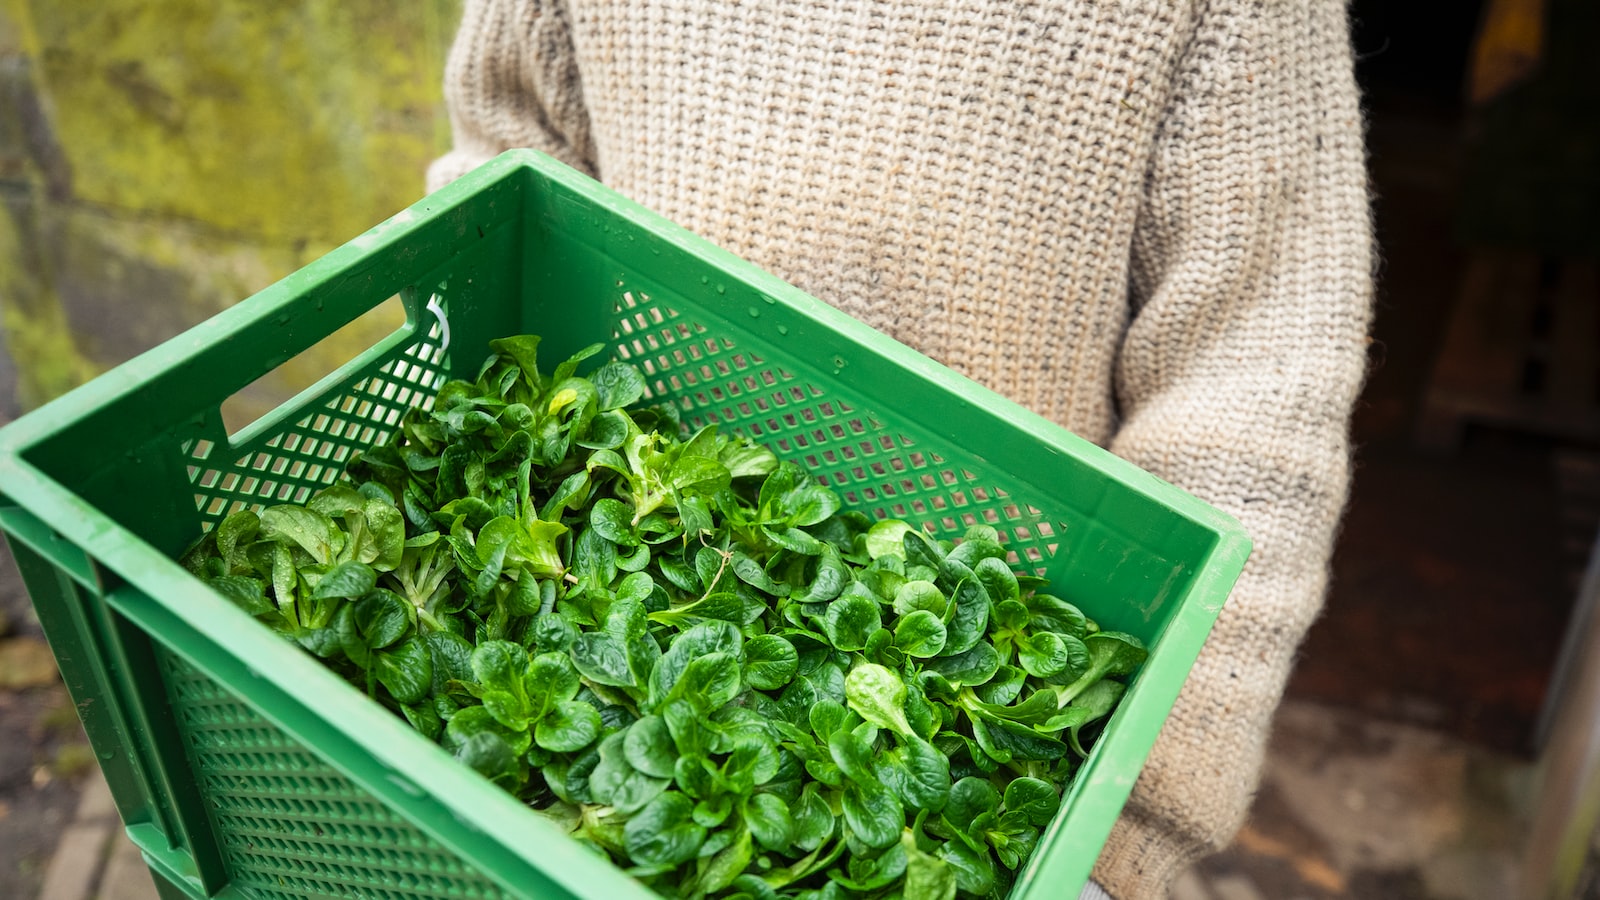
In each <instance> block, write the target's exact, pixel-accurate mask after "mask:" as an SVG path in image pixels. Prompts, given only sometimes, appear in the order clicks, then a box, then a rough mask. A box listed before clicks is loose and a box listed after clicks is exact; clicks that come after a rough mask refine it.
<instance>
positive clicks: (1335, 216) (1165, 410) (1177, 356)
mask: <svg viewBox="0 0 1600 900" xmlns="http://www.w3.org/2000/svg"><path fill="white" fill-rule="evenodd" d="M1182 65H1183V69H1182V73H1181V75H1180V78H1179V79H1178V81H1177V84H1178V87H1177V89H1176V91H1175V96H1174V99H1173V101H1172V105H1171V109H1170V110H1169V111H1168V114H1167V116H1166V118H1165V120H1164V123H1163V126H1162V130H1161V132H1160V133H1159V135H1158V139H1157V145H1156V150H1155V153H1154V157H1153V159H1152V161H1151V165H1150V169H1149V173H1150V174H1149V178H1148V179H1147V185H1148V195H1147V197H1146V201H1145V205H1144V207H1143V209H1142V211H1141V218H1140V222H1139V224H1138V225H1137V226H1136V233H1135V236H1134V241H1133V269H1132V272H1131V273H1130V281H1131V283H1132V284H1133V286H1134V298H1133V299H1134V302H1135V305H1136V312H1135V315H1134V317H1133V319H1132V321H1131V324H1130V326H1129V328H1128V332H1127V336H1126V338H1125V340H1124V344H1123V350H1122V355H1121V357H1120V359H1119V366H1118V372H1117V378H1118V399H1119V402H1120V405H1121V408H1122V411H1123V415H1124V420H1123V423H1122V425H1121V427H1120V429H1119V430H1118V432H1117V434H1116V436H1115V438H1114V439H1113V441H1112V444H1111V449H1112V450H1113V451H1114V452H1116V453H1117V454H1119V455H1121V456H1123V457H1125V458H1127V459H1129V460H1131V461H1133V462H1135V463H1137V464H1139V465H1140V466H1142V467H1144V468H1146V469H1148V470H1150V471H1151V472H1153V473H1155V474H1156V475H1158V476H1160V477H1162V478H1164V479H1166V480H1168V481H1171V482H1173V483H1174V484H1177V485H1179V486H1181V487H1184V488H1185V489H1187V490H1190V491H1191V492H1193V493H1195V494H1197V495H1199V496H1200V497H1202V498H1203V499H1205V500H1207V501H1209V502H1211V503H1213V504H1215V505H1217V506H1218V507H1220V508H1222V509H1224V510H1226V511H1227V512H1229V513H1232V514H1233V515H1234V516H1236V517H1237V518H1238V519H1239V520H1240V521H1241V523H1243V524H1244V526H1245V528H1246V529H1247V530H1248V531H1249V532H1250V534H1251V537H1252V538H1253V540H1254V542H1255V550H1254V553H1253V555H1252V557H1251V559H1250V562H1249V563H1248V565H1247V566H1246V568H1245V571H1244V574H1243V575H1242V576H1241V578H1240V580H1239V583H1238V585H1237V586H1236V587H1235V589H1234V592H1233V594H1232V596H1231V597H1230V598H1229V600H1228V603H1227V605H1226V606H1225V607H1224V608H1223V610H1222V613H1221V615H1220V616H1219V618H1218V621H1217V625H1216V628H1215V630H1214V631H1213V632H1212V635H1211V637H1210V639H1209V640H1208V642H1207V644H1206V646H1205V648H1204V650H1203V651H1202V653H1201V655H1200V659H1199V660H1198V662H1197V663H1196V665H1195V668H1194V670H1193V672H1192V673H1191V675H1190V678H1189V681H1188V682H1187V684H1186V685H1185V687H1184V691H1183V694H1182V695H1181V696H1180V698H1179V701H1178V703H1177V705H1176V706H1175V708H1174V710H1173V712H1172V715H1171V717H1170V719H1169V721H1168V723H1167V725H1166V727H1165V728H1164V730H1163V732H1162V735H1161V737H1160V739H1159V740H1158V741H1157V744H1156V747H1155V750H1154V751H1153V753H1152V755H1151V758H1150V761H1149V763H1148V765H1147V766H1146V768H1145V770H1144V772H1143V774H1142V775H1141V776H1140V779H1139V781H1138V783H1137V784H1136V785H1135V788H1134V792H1133V796H1132V798H1131V800H1130V802H1129V806H1128V809H1127V811H1126V812H1125V814H1124V816H1123V818H1122V819H1121V820H1120V821H1119V822H1118V824H1117V827H1116V829H1115V831H1114V832H1113V835H1112V837H1111V840H1110V842H1109V843H1108V844H1107V847H1106V851H1105V853H1104V854H1103V855H1102V858H1101V860H1100V863H1099V866H1098V867H1097V869H1096V877H1097V880H1099V881H1100V882H1101V883H1103V884H1105V885H1106V886H1107V888H1108V889H1109V890H1110V893H1111V894H1112V896H1115V897H1117V898H1118V900H1136V898H1142V897H1153V896H1157V895H1164V891H1165V889H1166V885H1167V883H1168V882H1169V881H1170V879H1171V878H1172V877H1173V876H1174V875H1175V874H1176V873H1177V872H1178V871H1180V870H1181V868H1182V867H1183V866H1184V865H1186V864H1187V863H1188V862H1189V861H1190V860H1191V859H1192V858H1193V857H1195V856H1196V855H1198V854H1200V853H1202V852H1205V851H1207V850H1210V849H1215V848H1217V847H1218V846H1220V845H1221V844H1223V843H1225V842H1226V841H1227V840H1229V839H1230V838H1231V836H1232V834H1233V833H1234V831H1235V830H1237V828H1238V826H1239V824H1240V822H1241V820H1242V818H1243V816H1244V814H1245V811H1246V809H1247V807H1248V802H1249V797H1250V795H1251V793H1252V791H1253V789H1254V787H1255V784H1256V779H1257V777H1258V772H1259V767H1260V762H1261V757H1262V753H1263V748H1264V745H1265V739H1266V736H1267V732H1268V727H1269V724H1270V720H1271V717H1272V714H1273V711H1274V710H1275V708H1276V706H1277V703H1278V700H1279V698H1280V697H1281V694H1282V690H1283V685H1284V682H1285V680H1286V678H1287V675H1288V672H1289V668H1290V664H1291V661H1292V658H1293V654H1294V651H1295V648H1296V647H1297V646H1298V644H1299V642H1300V640H1301V638H1302V637H1303V635H1304V633H1305V630H1306V629H1307V628H1308V627H1309V625H1310V623H1311V621H1312V619H1313V618H1314V617H1315V615H1316V613H1317V611H1318V609H1319V608H1320V606H1321V602H1322V596H1323V591H1324V587H1325V583H1326V578H1327V563H1328V558H1329V554H1330V551H1331V548H1332V543H1333V537H1334V533H1335V528H1336V526H1337V523H1338V519H1339V515H1340V512H1341V510H1342V508H1343V505H1344V502H1345V497H1346V493H1347V490H1348V482H1349V440H1348V422H1349V416H1350V410H1351V407H1352V405H1353V403H1354V400H1355V397H1356V393H1357V391H1358V389H1359V387H1360V383H1361V378H1362V374H1363V371H1364V361H1365V346H1366V330H1367V327H1368V322H1369V317H1370V306H1371V264H1372V257H1371V228H1370V224H1369V214H1368V204H1367V192H1366V180H1365V174H1364V159H1363V153H1362V147H1361V128H1360V114H1359V109H1358V104H1357V93H1356V88H1355V83H1354V78H1353V71H1352V69H1353V67H1352V62H1351V57H1350V50H1349V45H1348V29H1347V25H1346V23H1345V19H1344V10H1343V9H1342V7H1341V6H1340V5H1339V4H1337V3H1335V2H1325V0H1300V2H1293V3H1283V4H1273V5H1267V6H1265V7H1262V6H1261V5H1259V4H1250V3H1245V2H1223V3H1218V4H1214V5H1212V6H1211V7H1209V8H1208V10H1207V11H1206V13H1205V17H1204V19H1203V20H1202V21H1201V22H1200V24H1199V29H1198V31H1197V33H1196V35H1195V38H1194V40H1193V41H1192V42H1191V47H1190V52H1189V57H1188V58H1186V59H1185V60H1184V62H1183V64H1182Z"/></svg>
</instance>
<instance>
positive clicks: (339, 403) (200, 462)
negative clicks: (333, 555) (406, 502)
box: [184, 323, 448, 531]
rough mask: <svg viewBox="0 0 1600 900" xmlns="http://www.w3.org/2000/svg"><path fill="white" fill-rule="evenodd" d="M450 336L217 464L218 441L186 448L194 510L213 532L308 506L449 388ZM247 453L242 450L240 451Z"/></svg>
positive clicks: (409, 352)
mask: <svg viewBox="0 0 1600 900" xmlns="http://www.w3.org/2000/svg"><path fill="white" fill-rule="evenodd" d="M447 343H448V336H447V335H446V334H445V333H444V332H443V328H442V326H441V325H440V324H439V323H435V324H434V325H433V326H432V328H431V329H430V330H429V331H428V333H427V336H426V337H424V338H423V339H421V340H419V341H417V342H416V343H414V344H412V345H411V346H409V347H407V348H405V350H404V351H402V352H401V353H400V354H398V355H397V356H395V357H394V358H393V359H390V360H386V361H384V362H382V363H381V364H379V365H377V366H376V367H375V370H364V371H360V372H357V373H355V374H353V375H351V376H350V377H349V378H348V379H346V380H345V381H344V382H343V383H341V384H338V385H335V386H334V387H333V388H332V389H330V390H329V392H328V393H327V395H326V396H325V397H323V398H320V399H318V400H316V401H314V402H312V403H310V404H308V406H307V408H308V409H310V410H311V411H310V412H309V413H307V414H306V415H305V416H304V417H303V418H301V419H299V420H298V421H297V422H295V424H294V425H293V426H292V427H290V428H287V429H285V430H284V431H282V432H279V433H277V434H273V435H268V436H266V437H264V438H262V439H260V440H257V441H254V442H252V443H251V444H249V445H247V446H245V447H242V448H237V449H236V450H235V451H234V452H235V453H239V455H238V456H233V455H232V454H230V455H229V456H228V457H227V458H225V459H220V460H219V459H215V458H214V457H216V456H217V455H219V454H218V447H217V444H216V443H215V442H212V441H206V440H199V441H194V442H192V443H190V444H187V445H185V447H184V453H186V454H187V455H188V456H189V457H190V459H191V462H190V465H189V480H190V482H191V484H192V485H193V486H194V502H195V507H196V508H197V509H198V510H199V511H200V518H201V520H202V523H203V525H204V527H205V528H206V530H208V531H209V530H210V529H211V528H213V527H215V526H216V524H217V523H218V522H221V521H222V520H223V519H225V518H227V517H228V516H229V515H232V514H233V513H235V512H238V511H239V510H241V509H246V508H250V509H260V508H261V507H262V506H264V505H266V504H269V503H303V502H305V500H306V499H307V498H309V497H310V496H311V495H312V494H313V493H315V492H317V491H319V490H321V489H322V488H324V487H326V486H328V485H330V484H332V483H333V482H334V481H335V480H337V479H338V477H339V475H340V473H342V472H343V471H344V464H345V463H346V462H347V461H348V460H349V459H350V455H351V454H352V453H354V452H355V451H357V450H360V449H363V448H366V447H370V446H372V445H373V444H375V443H377V442H379V441H382V440H383V439H384V438H386V437H388V435H389V431H390V429H392V428H393V427H394V426H395V423H397V422H399V421H400V416H401V415H402V414H403V413H404V412H405V411H406V410H407V409H408V408H410V407H413V406H426V405H428V404H430V403H432V402H433V395H434V393H435V392H437V391H438V389H439V386H440V385H442V384H443V383H444V379H445V372H446V362H445V350H446V345H447ZM241 451H242V452H241Z"/></svg>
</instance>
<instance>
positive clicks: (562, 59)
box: [428, 0, 597, 190]
mask: <svg viewBox="0 0 1600 900" xmlns="http://www.w3.org/2000/svg"><path fill="white" fill-rule="evenodd" d="M444 78H445V84H444V91H445V101H446V105H447V106H448V108H449V110H450V127H451V131H452V134H453V137H454V146H453V148H452V149H451V150H450V152H449V153H447V154H445V155H444V156H442V157H440V158H439V159H437V160H435V161H434V163H433V165H431V166H430V167H429V168H428V189H429V190H434V189H436V188H438V187H439V186H440V185H443V184H445V183H446V182H449V181H451V180H453V179H455V178H458V177H460V176H461V175H462V174H464V173H465V172H467V171H468V170H470V169H472V168H474V167H476V166H478V165H480V164H482V163H484V162H486V161H488V160H489V159H490V158H491V157H493V156H495V155H496V154H498V153H500V152H502V151H504V150H508V149H510V148H513V147H531V148H533V149H535V150H540V151H543V152H545V153H548V154H550V155H551V156H553V157H555V158H556V159H559V160H561V161H562V162H564V163H566V164H567V165H569V166H572V167H573V168H575V169H578V170H580V171H583V172H585V173H587V174H589V175H595V174H597V172H596V169H597V167H596V164H595V152H594V143H593V139H592V137H591V134H590V131H589V117H588V113H587V111H586V110H585V108H584V104H583V83H582V80H581V79H580V78H579V76H578V64H577V59H576V56H575V54H574V52H573V49H572V39H571V28H570V24H569V20H568V14H567V8H566V4H565V3H564V2H563V0H466V4H465V9H463V11H462V16H461V27H460V28H459V29H458V30H457V32H456V38H455V43H454V44H453V45H452V46H451V48H450V57H449V59H448V60H447V61H446V63H445V75H444Z"/></svg>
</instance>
